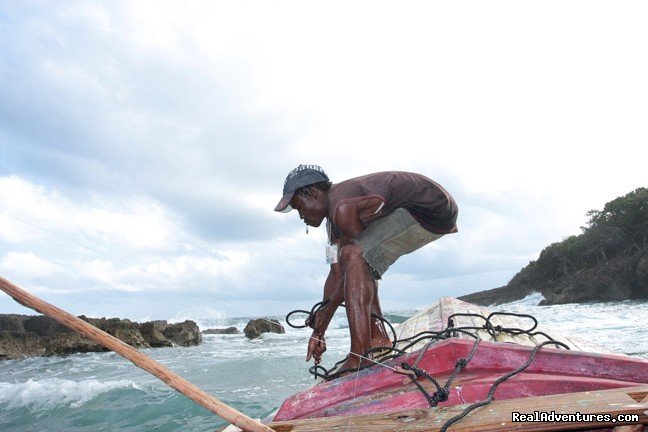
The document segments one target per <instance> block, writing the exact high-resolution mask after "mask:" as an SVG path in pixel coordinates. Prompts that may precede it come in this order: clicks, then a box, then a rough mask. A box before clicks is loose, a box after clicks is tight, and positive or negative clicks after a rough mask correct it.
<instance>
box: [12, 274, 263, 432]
mask: <svg viewBox="0 0 648 432" xmlns="http://www.w3.org/2000/svg"><path fill="white" fill-rule="evenodd" d="M0 290H2V291H4V292H6V293H7V294H9V295H10V296H11V297H13V299H14V300H16V301H17V302H18V303H20V304H21V305H23V306H26V307H28V308H30V309H33V310H35V311H36V312H40V313H42V314H43V315H46V316H48V317H50V318H52V319H53V320H56V321H58V322H60V323H61V324H63V325H65V326H67V327H69V328H71V329H72V330H75V331H77V332H79V333H81V334H83V335H85V336H87V337H89V338H90V339H92V340H93V341H95V342H97V343H99V344H101V345H103V346H104V347H106V348H108V349H109V350H111V351H114V352H116V353H117V354H119V355H120V356H122V357H124V358H126V359H127V360H130V361H131V362H132V363H133V364H134V365H135V366H137V367H138V368H140V369H144V370H145V371H147V372H149V373H151V374H153V375H155V376H156V377H157V378H159V379H160V380H162V381H163V382H164V383H165V384H167V385H168V386H170V387H172V388H173V389H175V390H177V391H178V392H180V393H182V394H183V395H185V396H186V397H188V398H189V399H191V400H193V401H194V402H196V403H197V404H199V405H201V406H203V407H204V408H206V409H208V410H209V411H211V412H213V413H214V414H216V415H217V416H219V417H221V418H223V419H224V420H227V421H228V422H230V423H232V424H233V425H234V426H236V427H238V428H240V429H242V430H244V431H250V432H272V431H273V430H272V429H270V428H269V427H268V426H266V425H264V424H263V423H261V422H259V421H257V420H254V419H251V418H250V417H248V416H246V415H245V414H243V413H241V412H239V411H237V410H235V409H234V408H232V407H230V406H229V405H227V404H224V403H223V402H221V401H219V400H218V399H216V398H215V397H213V396H212V395H210V394H208V393H206V392H205V391H203V390H201V389H200V388H199V387H198V386H196V385H195V384H192V383H190V382H189V381H187V380H186V379H184V378H182V377H181V376H180V375H178V374H176V373H175V372H172V371H171V370H170V369H168V368H166V367H164V366H162V365H161V364H159V363H158V362H156V361H155V360H153V359H151V358H149V357H147V356H145V355H144V354H142V353H141V352H139V351H138V350H136V349H135V348H133V347H132V346H130V345H128V344H126V343H124V342H122V341H121V340H119V339H117V338H116V337H114V336H111V335H109V334H108V333H106V332H104V331H102V330H99V329H98V328H97V327H95V326H93V325H92V324H89V323H87V322H85V321H83V320H82V319H80V318H77V317H75V316H74V315H72V314H70V313H68V312H65V311H64V310H62V309H59V308H57V307H56V306H53V305H51V304H49V303H47V302H45V301H43V300H41V299H39V298H38V297H36V296H34V295H32V294H30V293H28V292H27V291H25V290H24V289H22V288H20V287H18V286H17V285H14V284H12V283H11V282H9V281H8V280H6V279H5V278H3V277H0Z"/></svg>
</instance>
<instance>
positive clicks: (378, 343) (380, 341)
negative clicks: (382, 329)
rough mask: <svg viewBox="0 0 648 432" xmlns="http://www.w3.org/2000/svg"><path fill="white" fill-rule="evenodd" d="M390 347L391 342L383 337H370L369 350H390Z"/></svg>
mask: <svg viewBox="0 0 648 432" xmlns="http://www.w3.org/2000/svg"><path fill="white" fill-rule="evenodd" d="M391 346H392V341H391V340H390V339H389V338H388V337H385V336H383V335H378V336H377V337H375V338H374V337H372V338H371V348H384V347H389V348H391Z"/></svg>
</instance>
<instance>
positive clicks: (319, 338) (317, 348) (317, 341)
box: [306, 331, 326, 365]
mask: <svg viewBox="0 0 648 432" xmlns="http://www.w3.org/2000/svg"><path fill="white" fill-rule="evenodd" d="M324 351H326V341H325V340H324V334H323V333H318V332H315V331H314V332H313V334H312V335H311V337H310V340H309V341H308V352H307V353H306V361H309V360H310V359H311V357H312V358H313V359H315V364H316V365H317V364H319V363H320V362H321V361H322V354H324Z"/></svg>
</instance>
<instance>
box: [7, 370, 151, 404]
mask: <svg viewBox="0 0 648 432" xmlns="http://www.w3.org/2000/svg"><path fill="white" fill-rule="evenodd" d="M120 388H132V389H136V390H141V389H140V388H139V387H138V386H137V384H135V382H133V381H131V380H115V381H103V382H102V381H99V380H96V379H87V380H82V381H79V382H75V381H71V380H66V379H60V378H46V379H42V380H33V379H30V380H28V381H27V382H23V383H7V382H0V404H7V405H6V406H8V407H9V408H26V407H28V408H31V409H35V410H48V409H52V408H56V407H61V406H69V407H72V408H76V407H79V406H81V405H83V404H85V403H86V402H88V401H91V400H92V399H94V398H95V397H97V396H99V395H100V394H102V393H107V392H110V391H112V390H115V389H120Z"/></svg>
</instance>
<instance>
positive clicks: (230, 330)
mask: <svg viewBox="0 0 648 432" xmlns="http://www.w3.org/2000/svg"><path fill="white" fill-rule="evenodd" d="M202 334H241V332H240V331H239V329H237V328H236V327H227V328H222V329H218V328H216V329H207V330H203V331H202Z"/></svg>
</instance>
